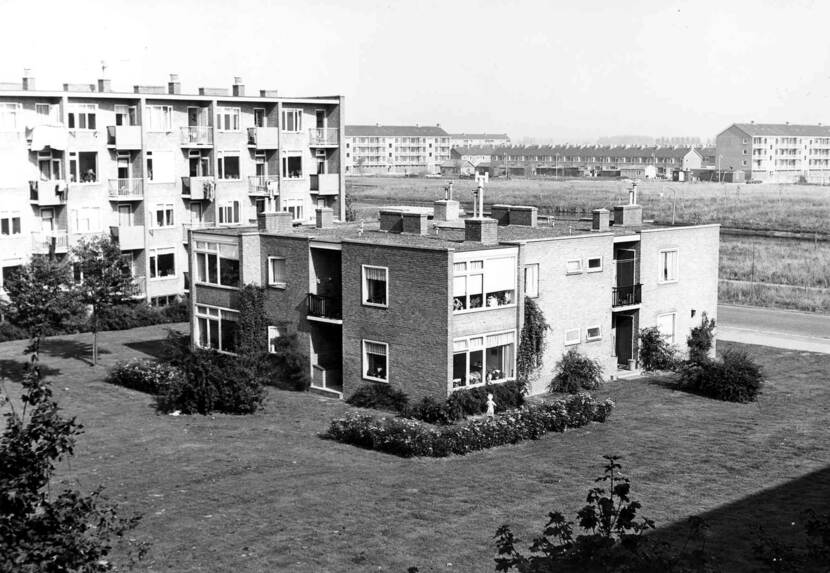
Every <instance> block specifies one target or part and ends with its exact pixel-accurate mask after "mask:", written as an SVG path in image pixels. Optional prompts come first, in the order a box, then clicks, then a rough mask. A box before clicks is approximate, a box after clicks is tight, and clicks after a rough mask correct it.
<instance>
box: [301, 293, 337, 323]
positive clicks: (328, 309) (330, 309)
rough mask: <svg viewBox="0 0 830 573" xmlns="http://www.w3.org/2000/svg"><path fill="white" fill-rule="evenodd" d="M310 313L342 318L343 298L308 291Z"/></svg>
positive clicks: (318, 315)
mask: <svg viewBox="0 0 830 573" xmlns="http://www.w3.org/2000/svg"><path fill="white" fill-rule="evenodd" d="M308 315H309V316H316V317H319V318H331V319H334V320H340V319H342V318H343V312H342V307H341V300H340V299H339V298H334V297H331V296H321V295H319V294H314V293H308Z"/></svg>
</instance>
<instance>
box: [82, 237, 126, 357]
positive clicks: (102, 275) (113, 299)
mask: <svg viewBox="0 0 830 573" xmlns="http://www.w3.org/2000/svg"><path fill="white" fill-rule="evenodd" d="M72 256H73V258H74V259H75V261H76V263H75V264H76V265H78V267H79V268H80V270H81V273H82V277H83V278H82V280H81V282H80V284H78V285H76V287H75V290H76V292H77V293H78V296H79V298H80V300H81V302H83V303H84V304H86V305H89V307H90V308H91V309H92V314H91V316H90V326H91V330H92V363H93V364H97V363H98V326H99V324H98V321H99V315H100V314H101V312H102V311H103V310H104V309H107V308H109V307H111V306H114V305H117V304H121V303H124V302H126V301H127V300H128V298H129V292H130V286H131V284H132V277H131V273H130V268H129V266H128V265H127V263H126V262H125V261H124V259H123V257H122V256H121V249H120V248H119V246H118V244H117V243H116V242H114V241H113V240H112V239H110V237H108V236H105V237H95V238H93V239H87V240H83V241H81V242H80V243H78V245H77V246H76V247H75V248H74V249H73V250H72Z"/></svg>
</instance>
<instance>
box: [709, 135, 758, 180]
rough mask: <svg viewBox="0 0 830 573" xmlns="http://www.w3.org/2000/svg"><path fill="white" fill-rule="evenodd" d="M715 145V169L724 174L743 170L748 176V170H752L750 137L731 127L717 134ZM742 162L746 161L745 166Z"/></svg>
mask: <svg viewBox="0 0 830 573" xmlns="http://www.w3.org/2000/svg"><path fill="white" fill-rule="evenodd" d="M744 140H746V143H744ZM715 144H716V146H717V152H716V155H715V168H716V169H717V168H718V167H720V169H721V171H724V172H728V171H730V170H732V171H739V170H743V171H744V172H746V173H747V174H749V172H750V169H752V137H750V136H749V135H747V134H746V133H744V132H743V131H742V130H740V129H738V128H737V127H735V126H732V127H730V128H728V129H726V130H724V131H723V132H721V133H719V134H718V136H717V138H716V140H715ZM744 151H746V155H744ZM719 156H722V157H719ZM744 161H746V165H744V164H743V162H744ZM764 174H765V172H762V173H761V175H764ZM753 177H754V175H753Z"/></svg>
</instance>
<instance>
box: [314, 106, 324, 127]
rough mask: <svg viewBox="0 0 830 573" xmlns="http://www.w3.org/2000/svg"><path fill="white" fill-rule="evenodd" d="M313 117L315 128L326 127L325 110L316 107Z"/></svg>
mask: <svg viewBox="0 0 830 573" xmlns="http://www.w3.org/2000/svg"><path fill="white" fill-rule="evenodd" d="M314 117H315V119H316V122H317V123H316V127H317V129H323V128H324V127H326V110H324V109H318V110H315V112H314Z"/></svg>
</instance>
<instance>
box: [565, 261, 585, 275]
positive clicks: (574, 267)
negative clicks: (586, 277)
mask: <svg viewBox="0 0 830 573" xmlns="http://www.w3.org/2000/svg"><path fill="white" fill-rule="evenodd" d="M581 272H582V259H570V260H569V261H568V262H567V263H566V264H565V273H566V274H569V275H574V274H577V273H581Z"/></svg>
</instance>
